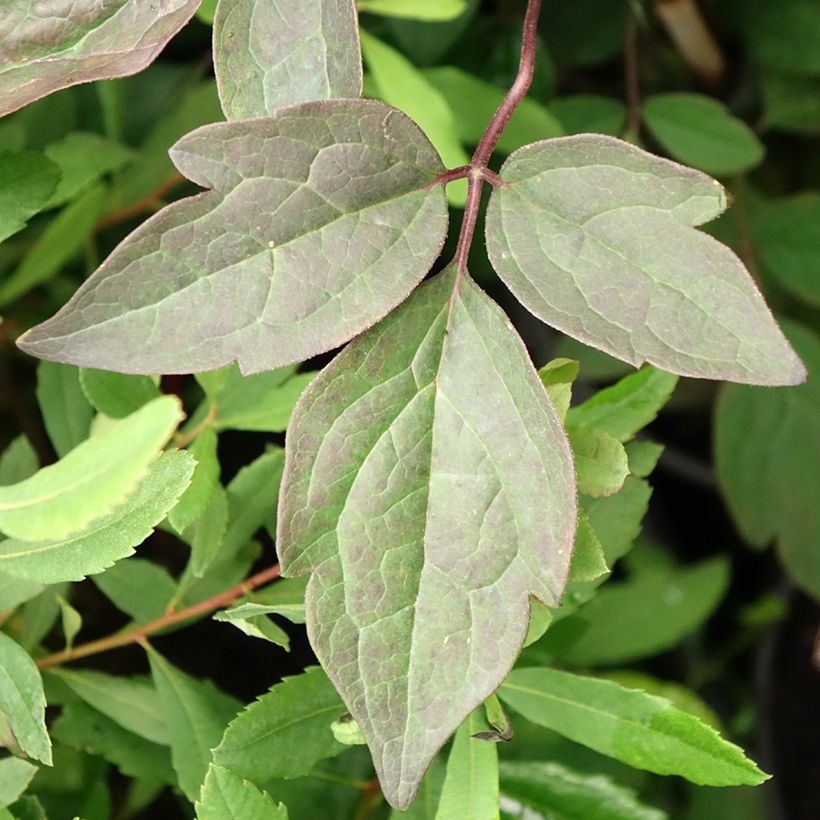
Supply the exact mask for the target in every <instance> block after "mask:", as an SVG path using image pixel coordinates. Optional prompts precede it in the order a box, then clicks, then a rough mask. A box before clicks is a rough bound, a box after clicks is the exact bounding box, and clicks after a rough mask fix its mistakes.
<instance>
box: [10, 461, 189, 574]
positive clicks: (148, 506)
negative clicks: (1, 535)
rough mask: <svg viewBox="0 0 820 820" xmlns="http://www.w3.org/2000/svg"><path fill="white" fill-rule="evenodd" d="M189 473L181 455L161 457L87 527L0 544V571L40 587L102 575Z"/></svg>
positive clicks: (153, 521) (138, 539)
mask: <svg viewBox="0 0 820 820" xmlns="http://www.w3.org/2000/svg"><path fill="white" fill-rule="evenodd" d="M193 469H194V464H193V459H192V458H191V457H190V456H189V455H188V454H187V453H185V452H183V451H180V450H174V451H171V452H167V453H164V454H163V455H162V456H160V458H158V459H157V460H156V461H155V462H154V463H153V464H152V465H151V466H150V467H149V472H148V475H147V476H146V477H145V478H144V479H142V481H141V482H140V483H139V485H138V486H137V488H136V490H135V491H134V492H133V494H132V495H130V496H129V497H128V498H127V499H126V500H125V501H124V502H122V503H121V504H120V505H119V506H117V507H115V508H114V509H113V510H112V511H111V512H110V513H108V514H107V515H105V516H103V517H102V518H99V519H96V520H95V522H94V524H93V525H92V526H91V527H90V528H86V529H84V530H82V531H81V532H80V533H78V534H76V535H73V536H69V537H67V538H61V539H55V540H49V541H22V540H17V539H14V538H9V539H7V540H6V541H0V572H4V573H6V574H8V575H13V576H14V577H16V578H23V579H26V580H29V581H37V582H39V583H44V584H56V583H59V582H60V581H81V580H82V579H83V578H85V577H86V576H88V575H94V574H96V573H98V572H102V571H103V570H105V569H107V568H108V567H110V566H111V565H112V564H114V563H115V562H116V561H119V560H120V559H122V558H126V557H127V556H129V555H133V553H134V548H135V547H137V546H138V545H139V544H141V543H142V542H143V541H144V540H145V539H146V538H147V537H148V536H149V535H150V534H151V533H152V532H153V531H154V527H156V526H157V524H159V522H160V521H162V519H163V518H165V515H166V513H167V512H168V510H169V509H170V508H171V507H172V506H173V505H174V504H175V503H176V500H177V498H179V496H180V495H181V493H182V492H183V491H184V489H185V487H187V486H188V483H189V481H190V479H191V473H192V472H193Z"/></svg>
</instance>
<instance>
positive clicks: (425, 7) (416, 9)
mask: <svg viewBox="0 0 820 820" xmlns="http://www.w3.org/2000/svg"><path fill="white" fill-rule="evenodd" d="M356 5H357V6H358V8H359V11H367V12H370V13H371V14H384V15H386V16H388V17H406V18H408V19H410V20H452V19H453V18H455V17H458V16H459V15H460V14H463V13H464V10H465V9H466V8H467V2H466V0H358V2H357V3H356Z"/></svg>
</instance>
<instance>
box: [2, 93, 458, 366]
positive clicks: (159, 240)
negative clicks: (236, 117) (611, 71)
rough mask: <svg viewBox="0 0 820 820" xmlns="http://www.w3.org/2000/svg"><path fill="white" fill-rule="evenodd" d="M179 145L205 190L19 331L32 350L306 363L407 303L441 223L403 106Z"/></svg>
mask: <svg viewBox="0 0 820 820" xmlns="http://www.w3.org/2000/svg"><path fill="white" fill-rule="evenodd" d="M306 133H307V134H309V135H310V136H309V138H308V137H306V136H305V134H306ZM354 146H356V147H354ZM171 156H172V159H173V160H174V162H175V163H176V165H177V166H178V168H179V170H180V171H182V172H183V173H184V174H185V176H187V177H188V178H189V179H191V180H192V181H193V182H196V183H197V184H199V185H201V186H202V187H203V188H207V189H209V190H208V191H207V192H205V193H201V194H199V195H198V196H194V197H190V198H188V199H184V200H181V201H179V202H175V203H174V204H172V205H169V206H168V207H166V208H164V209H163V210H162V211H160V212H159V213H158V214H156V215H155V216H153V217H152V218H151V219H149V220H148V221H147V222H146V223H144V225H143V226H142V227H140V228H138V229H137V230H136V231H135V232H134V233H132V234H131V235H130V236H129V237H128V238H127V239H126V240H125V241H124V242H123V243H122V244H121V245H119V247H118V248H117V249H116V250H115V251H114V252H113V254H112V255H111V256H110V257H109V258H108V259H107V260H106V262H105V263H104V265H103V266H102V267H101V268H99V269H98V270H97V272H96V273H94V274H93V275H92V276H91V278H90V279H88V280H87V281H86V282H85V283H84V284H83V285H82V287H81V289H80V290H79V291H78V292H77V293H76V294H75V295H74V297H73V298H72V299H71V300H70V301H69V302H68V304H67V305H66V306H65V307H64V308H63V309H62V310H61V311H60V312H59V313H57V314H56V315H55V316H54V317H52V318H51V319H49V320H48V321H47V322H45V323H43V324H41V325H38V326H36V327H35V328H32V329H31V330H29V331H28V332H27V333H25V334H23V336H21V337H20V338H19V339H18V340H17V343H18V345H19V346H20V347H22V348H23V349H25V350H26V352H28V353H30V354H32V355H35V356H39V357H40V358H45V359H51V360H59V361H64V362H69V363H72V364H79V365H81V366H83V367H95V368H101V369H103V370H117V371H120V372H123V373H147V374H152V373H192V372H194V371H197V370H212V369H213V368H215V367H219V366H222V365H225V364H228V363H230V362H232V361H237V362H238V363H239V365H240V367H241V369H242V371H243V372H244V373H259V372H262V371H265V370H270V369H272V368H275V367H281V366H282V365H285V364H289V363H292V362H294V361H302V360H304V359H307V358H310V357H311V356H314V355H316V354H318V353H321V352H324V351H327V350H332V349H333V348H335V347H338V346H339V345H340V344H342V343H343V342H346V341H348V340H349V339H350V338H352V337H353V336H355V335H357V334H359V333H361V332H362V331H363V330H364V329H365V328H367V327H369V326H370V325H372V324H374V323H375V322H377V321H378V320H379V319H381V318H382V317H383V316H384V315H385V314H386V313H387V312H388V311H390V310H391V309H392V308H393V307H395V306H396V305H397V304H399V303H400V302H401V301H402V300H403V299H405V298H406V297H407V295H408V294H409V293H410V292H411V291H412V290H413V288H414V287H415V286H416V285H417V284H418V283H419V282H420V281H421V280H422V278H423V277H424V276H425V275H426V274H427V272H428V271H429V270H430V267H431V265H432V264H433V262H434V261H435V259H436V258H437V256H438V254H439V251H440V249H441V246H442V243H443V241H444V237H445V234H446V231H447V221H448V213H447V207H446V206H447V203H446V199H445V196H444V192H443V190H442V186H440V185H436V184H434V183H435V180H436V178H437V176H438V175H439V174H441V173H442V172H443V171H444V167H443V165H442V163H441V160H440V158H439V157H438V155H437V153H436V151H435V149H434V148H433V146H432V145H431V144H430V142H429V140H428V139H427V138H426V137H425V136H424V134H423V133H422V132H421V131H420V130H419V128H418V126H417V125H416V124H415V123H414V122H412V121H411V120H410V119H409V118H408V117H407V116H405V115H404V114H402V113H400V112H399V111H396V110H395V109H393V108H390V107H389V106H386V105H384V104H383V103H379V102H375V101H372V100H323V101H318V102H310V103H303V104H301V105H295V106H289V107H287V108H282V109H278V110H277V112H276V113H275V114H274V115H273V116H271V117H259V118H256V119H252V120H243V121H238V122H230V123H217V124H214V125H208V126H205V127H203V128H200V129H197V130H196V131H194V132H192V133H191V134H188V135H187V136H185V137H183V139H182V140H180V141H179V142H178V143H177V144H176V145H175V146H174V147H173V149H172V150H171ZM374 157H379V158H380V159H379V160H378V161H375V162H374ZM260 202H265V203H268V205H266V207H265V208H264V209H262V210H260V206H259V203H260ZM293 208H297V209H301V210H300V213H301V212H303V211H305V212H307V213H309V215H310V216H309V219H308V221H307V222H306V221H305V220H304V219H298V220H294V219H293V218H292V213H293V211H292V209H293ZM360 237H362V238H363V237H366V239H367V241H362V242H359V241H358V239H359V238H360ZM340 246H343V247H345V248H346V249H347V251H346V252H345V253H343V254H339V253H335V252H331V251H330V250H329V248H331V247H340ZM274 271H275V272H276V274H275V275H273V272H274ZM157 276H160V277H161V278H162V283H163V287H162V291H161V293H158V292H157V288H156V281H157V280H156V277H157ZM294 282H298V284H299V287H298V289H297V292H296V294H294V290H293V283H294ZM237 292H241V293H243V294H244V297H243V299H242V300H237V299H235V295H236V293H237ZM136 338H139V340H140V343H139V344H138V345H135V344H134V339H136Z"/></svg>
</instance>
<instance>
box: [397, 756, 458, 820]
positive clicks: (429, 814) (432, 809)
mask: <svg viewBox="0 0 820 820" xmlns="http://www.w3.org/2000/svg"><path fill="white" fill-rule="evenodd" d="M444 774H445V768H444V764H443V763H442V762H441V760H440V759H439V758H438V757H434V758H433V762H432V763H431V764H430V768H429V769H428V770H427V773H426V774H425V775H424V780H422V781H421V786H420V788H419V792H418V794H417V795H416V799H415V800H414V801H413V804H412V805H411V806H410V807H409V808H408V809H406V810H405V811H397V810H396V809H393V811H391V812H390V820H436V812H437V811H438V804H439V800H440V799H441V788H442V786H443V785H444Z"/></svg>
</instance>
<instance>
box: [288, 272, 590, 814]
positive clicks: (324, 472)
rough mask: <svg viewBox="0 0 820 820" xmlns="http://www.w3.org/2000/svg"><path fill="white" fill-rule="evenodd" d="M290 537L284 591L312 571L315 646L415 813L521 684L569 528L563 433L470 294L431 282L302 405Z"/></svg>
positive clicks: (310, 614) (504, 329)
mask: <svg viewBox="0 0 820 820" xmlns="http://www.w3.org/2000/svg"><path fill="white" fill-rule="evenodd" d="M279 522H280V525H279V532H278V549H279V554H280V558H281V560H282V566H283V571H284V573H285V574H286V575H299V574H304V573H305V572H312V576H311V580H310V583H309V585H308V589H307V595H306V606H307V623H308V631H309V635H310V638H311V643H312V645H313V647H314V649H315V651H316V653H317V655H318V657H319V659H320V661H321V662H322V666H323V668H324V669H325V670H326V671H327V673H328V674H329V676H330V677H331V678H332V679H333V682H334V684H335V685H336V687H337V688H338V689H339V691H340V693H341V694H342V697H343V698H344V700H345V703H346V705H347V707H348V709H349V710H350V712H351V714H352V715H353V717H354V718H355V719H356V720H357V722H358V723H359V725H360V726H361V728H362V731H363V733H364V735H365V737H366V739H367V741H368V745H369V747H370V750H371V752H372V755H373V759H374V763H375V766H376V770H377V772H378V774H379V778H380V781H381V785H382V789H383V791H384V793H385V795H386V796H387V799H388V800H389V801H390V802H391V803H392V804H393V805H394V806H396V807H399V808H401V807H406V806H407V805H409V804H410V803H411V802H412V800H413V797H414V795H415V793H416V790H417V788H418V785H419V782H420V781H421V778H422V775H423V774H424V771H425V769H426V768H427V766H428V765H429V763H430V760H431V759H432V757H433V755H434V754H435V753H436V751H437V750H438V749H439V748H440V747H441V745H442V744H443V743H444V742H445V741H446V740H447V738H448V737H449V736H450V735H451V734H452V733H453V731H454V730H455V729H456V728H457V727H458V725H459V724H460V723H461V722H462V720H463V719H464V718H465V717H466V715H467V714H468V713H469V712H470V710H471V709H473V708H474V707H476V706H477V705H478V704H480V703H481V702H482V701H483V700H484V699H485V698H486V697H488V696H489V695H490V694H491V693H492V692H493V691H494V690H495V689H496V687H497V686H498V685H499V684H500V683H501V681H502V680H503V678H504V676H505V675H506V674H507V672H508V671H509V669H510V667H511V666H512V664H513V662H514V660H515V657H516V656H517V654H518V652H519V651H520V648H521V645H522V643H523V641H524V637H525V635H526V632H527V625H528V621H529V606H530V605H529V596H530V594H533V595H535V596H536V597H537V598H539V599H540V600H542V601H543V602H545V603H547V604H549V605H555V604H557V602H558V599H559V597H560V595H561V592H562V590H563V587H564V584H565V581H566V577H567V573H568V569H569V561H570V553H571V547H572V540H573V534H574V529H575V522H576V498H575V488H574V474H573V467H572V459H571V454H570V452H569V447H568V444H567V441H566V437H565V435H564V432H563V430H562V428H561V425H560V422H559V421H558V418H557V416H556V415H555V412H554V410H553V409H552V406H551V405H550V403H549V399H548V398H547V395H546V392H545V390H544V387H543V385H542V384H541V382H540V380H539V378H538V375H537V373H536V372H535V370H534V368H533V367H532V364H531V363H530V360H529V358H528V356H527V353H526V350H525V348H524V346H523V344H522V342H521V340H520V339H519V338H518V336H517V334H516V333H515V331H514V330H513V328H512V325H510V323H509V321H508V320H507V318H506V317H505V316H504V314H503V313H502V312H501V310H500V309H499V308H498V307H497V306H496V305H495V304H494V303H493V302H491V301H490V300H489V299H488V298H487V297H486V296H485V295H484V294H483V293H482V291H480V290H479V289H478V288H477V286H476V285H475V284H474V283H473V282H472V280H471V279H470V278H469V277H468V276H466V275H465V276H464V277H463V278H462V279H461V280H460V281H456V279H455V276H454V273H453V271H452V269H449V270H448V271H445V272H444V273H443V274H441V275H439V276H438V277H436V278H435V279H433V280H431V281H430V282H429V283H427V284H425V285H424V286H423V287H421V288H420V289H419V290H418V291H417V292H416V293H415V294H414V295H413V297H412V298H411V299H409V300H408V301H407V302H406V303H405V304H404V305H402V306H401V307H400V308H399V309H398V310H397V311H395V312H394V313H393V314H392V315H391V316H390V317H388V318H387V319H386V320H384V321H383V322H382V323H381V324H379V325H378V326H377V327H375V328H373V330H371V331H370V332H369V333H367V334H366V335H364V336H363V337H362V338H361V339H358V340H356V341H355V342H354V343H352V344H351V345H350V346H349V347H348V348H347V349H346V350H345V351H344V352H343V353H342V354H341V355H340V356H339V357H338V358H337V359H336V360H335V361H334V362H333V363H332V364H331V365H330V366H329V367H328V368H327V369H326V370H325V371H324V372H323V373H321V374H320V375H319V376H317V377H316V379H315V380H314V381H313V382H312V383H311V385H310V386H309V387H308V388H307V390H306V391H305V393H304V394H303V395H302V398H301V399H300V401H299V403H298V405H297V408H296V410H295V412H294V416H293V419H292V421H291V426H290V431H289V434H288V439H287V455H286V467H285V479H284V482H283V491H282V493H281V495H280V508H279Z"/></svg>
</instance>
